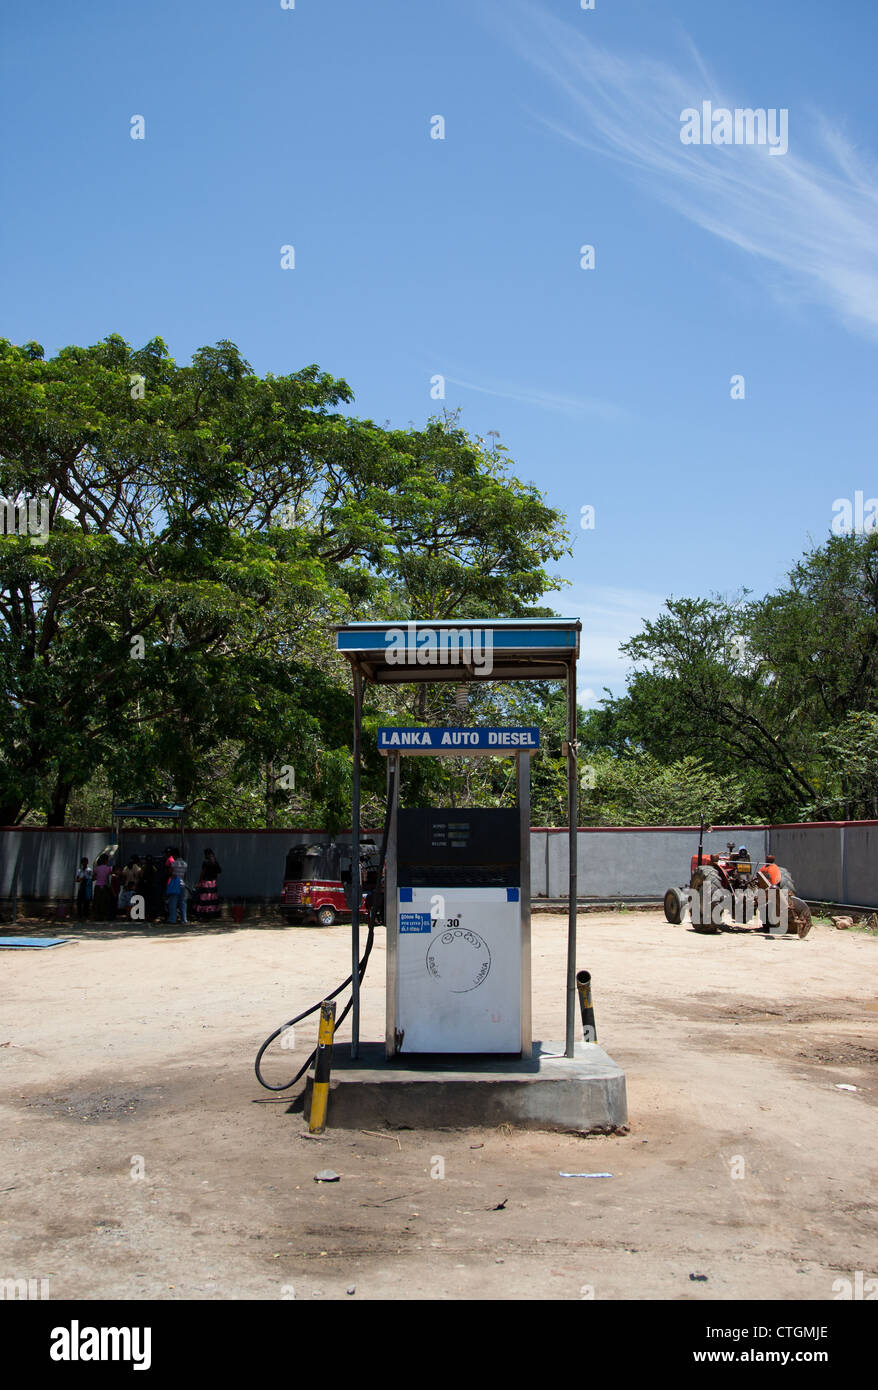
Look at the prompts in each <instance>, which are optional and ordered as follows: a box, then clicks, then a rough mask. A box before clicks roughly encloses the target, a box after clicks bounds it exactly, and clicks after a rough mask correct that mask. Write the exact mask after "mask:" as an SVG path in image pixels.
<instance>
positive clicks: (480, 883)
mask: <svg viewBox="0 0 878 1390" xmlns="http://www.w3.org/2000/svg"><path fill="white" fill-rule="evenodd" d="M378 747H379V751H380V752H381V753H382V754H384V755H385V756H386V757H387V760H388V790H389V801H388V835H387V854H386V871H385V877H386V883H385V920H386V925H387V1019H386V1033H385V1051H386V1055H387V1057H388V1058H390V1057H394V1056H397V1055H398V1054H404V1055H405V1056H409V1055H412V1054H419V1053H420V1054H437V1053H452V1054H481V1055H493V1054H507V1055H514V1056H520V1057H529V1056H530V1055H531V1002H530V1001H531V986H530V754H531V752H533V751H534V750H536V749H538V748H539V731H538V730H537V729H535V728H515V729H496V728H495V729H448V728H434V729H415V730H413V729H394V728H381V729H379V731H378ZM461 754H463V755H464V756H468V757H469V756H473V757H479V756H495V757H496V756H503V757H513V758H514V759H515V763H516V788H517V798H516V799H517V805H516V806H515V807H514V808H512V809H507V808H496V807H468V808H463V807H455V808H452V809H448V808H438V807H424V806H420V807H403V806H401V805H400V804H399V784H400V778H399V762H400V759H401V757H403V756H406V755H415V756H424V755H427V756H436V757H441V756H449V755H450V756H455V757H459V756H461Z"/></svg>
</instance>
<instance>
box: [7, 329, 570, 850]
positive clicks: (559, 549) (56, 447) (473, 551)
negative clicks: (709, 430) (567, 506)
mask: <svg viewBox="0 0 878 1390" xmlns="http://www.w3.org/2000/svg"><path fill="white" fill-rule="evenodd" d="M352 399H353V393H352V392H351V389H350V387H349V386H348V385H347V383H346V382H345V381H343V380H341V379H335V378H333V377H331V376H330V375H328V374H327V373H325V372H322V371H321V370H320V369H319V368H318V367H317V366H308V367H305V368H303V369H302V370H301V371H298V372H295V373H293V374H291V375H288V376H275V375H271V374H268V375H266V376H264V377H260V376H259V375H257V374H256V373H254V371H253V370H252V368H251V367H250V365H249V363H248V362H247V361H246V360H245V359H244V358H243V356H242V355H241V353H240V352H239V350H238V348H237V347H236V346H235V345H234V344H233V343H230V342H221V343H218V344H217V345H216V346H215V347H212V348H208V347H205V348H202V349H200V350H199V351H198V352H196V353H195V354H194V356H193V358H192V361H191V363H190V364H189V365H187V366H178V365H177V363H175V362H174V360H173V359H172V358H171V357H170V355H169V353H168V350H167V348H166V346H165V344H164V343H163V342H162V341H161V339H158V338H157V339H154V340H153V341H151V342H149V343H147V344H146V346H145V347H143V348H140V349H133V348H132V347H130V346H129V344H127V343H126V342H125V341H124V340H123V339H122V338H120V337H118V336H115V335H113V336H110V337H108V338H106V339H105V340H104V341H103V342H101V343H98V344H95V345H94V346H92V347H88V348H81V347H68V348H64V349H63V350H62V351H60V352H59V353H58V354H57V356H55V357H53V358H49V359H46V357H45V354H44V352H43V349H42V348H41V347H40V346H39V344H36V343H28V344H25V345H24V346H15V345H14V344H12V343H10V342H8V341H6V340H0V493H2V494H3V496H4V497H5V498H6V499H8V500H9V501H10V502H11V503H17V502H21V501H27V500H28V499H30V500H31V503H33V501H34V500H35V499H42V501H43V504H44V505H45V506H46V507H47V509H48V532H47V534H46V535H45V536H33V535H27V534H14V533H13V534H10V533H9V532H10V531H11V530H12V528H11V527H9V526H8V525H7V534H6V535H4V536H3V537H2V538H0V682H2V689H3V693H4V696H5V700H6V709H7V717H6V720H5V721H4V729H3V737H2V757H0V824H13V823H17V822H18V821H20V820H22V819H24V818H26V817H32V818H37V819H40V818H42V817H45V819H46V820H47V822H48V823H49V824H63V823H64V820H65V815H66V813H67V809H68V806H69V805H70V804H71V799H73V801H74V804H76V799H77V797H78V798H80V799H81V802H82V805H83V807H86V806H90V805H92V804H94V800H95V795H94V794H95V793H96V794H97V798H98V802H99V804H100V805H103V806H104V807H105V809H104V811H103V814H102V815H101V819H106V815H107V812H108V806H107V802H108V801H109V799H110V796H112V795H113V794H115V795H116V796H119V797H122V796H125V797H129V796H136V797H144V798H147V799H159V798H161V797H162V796H169V795H172V796H174V797H175V798H176V799H179V800H182V801H186V802H189V803H191V804H192V808H193V814H194V815H195V816H196V818H197V819H201V820H202V821H211V820H212V821H213V823H215V824H222V823H229V824H236V823H237V824H242V823H245V824H246V823H250V824H252V823H254V821H255V822H256V823H262V824H264V823H269V824H270V823H272V822H273V818H274V816H275V815H276V814H280V815H281V816H282V818H283V820H284V821H286V822H287V823H290V822H291V821H295V820H299V821H300V823H301V822H302V820H303V819H304V823H311V824H314V823H320V822H321V821H327V822H328V823H330V824H333V823H338V821H339V819H340V818H342V819H343V817H344V810H345V804H346V801H347V787H348V785H349V780H350V701H349V696H348V692H347V686H346V681H347V673H346V671H345V670H344V669H343V668H342V663H340V662H339V661H338V659H337V658H336V657H335V655H334V645H333V640H332V625H333V624H334V623H336V622H342V621H347V620H351V619H366V618H373V617H374V618H397V619H401V620H402V619H405V618H408V617H412V616H418V617H431V618H439V617H455V616H467V617H479V616H484V615H487V614H492V615H494V616H498V615H502V616H508V617H512V616H518V615H522V614H533V613H536V612H545V611H546V610H545V609H538V608H536V607H535V604H536V601H537V600H538V599H539V597H540V596H541V595H542V594H543V593H544V592H546V591H547V590H550V589H552V588H553V587H558V581H557V580H555V579H554V578H553V577H552V576H551V575H550V574H549V573H548V571H547V570H546V568H545V566H546V565H547V564H548V563H551V562H552V561H553V560H556V559H557V558H558V557H559V556H560V555H561V554H562V553H563V551H564V550H565V548H566V547H567V544H568V542H567V537H566V534H565V532H564V529H563V526H562V522H561V517H560V515H559V513H557V512H556V511H554V510H553V509H552V508H550V507H549V506H547V504H546V503H545V501H544V499H543V497H542V496H541V494H540V493H539V491H538V490H537V489H536V488H535V487H533V486H532V485H530V484H526V483H523V482H521V481H519V480H518V479H517V478H516V477H515V476H514V473H513V471H512V467H511V464H510V463H509V461H508V460H507V459H506V457H505V454H504V451H503V450H502V448H498V447H496V446H495V447H493V448H491V449H489V448H487V447H486V445H485V443H484V441H482V440H480V439H478V438H473V437H471V436H469V435H468V434H467V433H466V432H465V431H464V430H463V429H462V428H461V426H460V424H459V422H458V421H457V419H456V418H455V417H453V416H448V417H445V418H440V419H432V420H430V421H428V422H427V423H426V424H425V425H424V427H423V428H421V429H417V428H414V427H411V428H409V429H406V430H398V429H396V430H395V429H390V428H388V427H381V426H378V425H376V424H375V423H374V422H372V421H370V420H362V419H358V418H356V417H353V416H351V415H349V414H346V413H344V412H343V410H342V407H344V406H347V405H348V404H349V403H350V402H351V401H352ZM7 510H9V509H7ZM22 529H23V528H22V527H21V525H19V531H21V530H22ZM376 698H377V697H376ZM382 698H384V700H385V702H386V703H389V704H390V705H391V706H392V705H393V703H394V702H397V704H398V702H399V699H400V696H399V694H398V693H396V694H391V693H388V694H386V695H383V697H382ZM407 698H408V699H409V701H411V694H410V692H408V695H407ZM420 699H421V703H420V707H419V708H418V709H417V710H416V709H415V708H414V707H412V710H411V713H413V714H418V713H419V714H421V715H423V714H424V713H425V704H424V697H423V696H421V697H420ZM282 768H283V769H290V768H293V769H294V786H291V785H290V775H289V771H286V772H285V773H284V774H283V775H282V774H281V772H280V771H279V769H282ZM89 788H91V791H92V795H91V798H90V797H89V791H88V789H89ZM108 793H109V796H108Z"/></svg>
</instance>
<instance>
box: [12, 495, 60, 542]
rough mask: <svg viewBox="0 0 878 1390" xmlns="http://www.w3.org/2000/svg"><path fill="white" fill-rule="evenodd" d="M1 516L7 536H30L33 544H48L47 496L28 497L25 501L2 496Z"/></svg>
mask: <svg viewBox="0 0 878 1390" xmlns="http://www.w3.org/2000/svg"><path fill="white" fill-rule="evenodd" d="M0 516H2V517H3V530H4V533H5V534H6V535H7V536H16V535H17V536H29V537H30V540H31V543H32V544H33V545H45V544H46V541H47V540H48V538H49V503H48V499H47V498H45V497H26V498H25V499H24V501H23V502H11V501H10V500H9V499H8V498H6V497H0ZM16 523H17V524H16Z"/></svg>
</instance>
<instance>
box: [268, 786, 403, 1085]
mask: <svg viewBox="0 0 878 1390" xmlns="http://www.w3.org/2000/svg"><path fill="white" fill-rule="evenodd" d="M394 775H395V774H394V773H393V772H391V775H390V782H389V784H388V788H387V805H386V807H385V810H384V829H383V832H382V835H381V854H380V857H379V860H378V877H377V880H376V883H375V891H374V893H373V894H372V903H371V905H370V907H369V934H368V936H367V937H366V946H365V949H364V951H363V954H362V956H361V957H360V962H359V965H358V966H357V975H358V977H359V980H360V983H361V984H362V982H363V977H364V975H365V974H366V966H367V965H368V964H369V956H370V955H371V954H372V945H373V943H374V941H375V918H376V916H377V899H378V897H379V894H380V890H381V876H382V874H383V873H384V861H385V859H386V857H387V839H388V836H389V834H390V816H391V811H392V808H393V779H394ZM357 877H358V879H359V875H358V876H357ZM358 886H359V885H358ZM353 978H354V977H353V974H350V975H348V977H347V979H346V980H343V981H342V983H341V984H340V985H338V986H337V988H335V989H334V990H333V991H332V993H331V994H325V995H324V996H323V998H322V999H318V1001H317V1003H316V1004H312V1005H311V1007H310V1008H309V1009H304V1010H303V1011H302V1013H300V1014H296V1017H295V1018H291V1019H289V1020H288V1021H287V1022H286V1023H282V1024H281V1026H280V1027H279V1028H275V1030H274V1032H273V1033H270V1034H269V1036H268V1037H267V1038H266V1039H265V1042H264V1043H263V1044H262V1046H261V1047H260V1049H259V1051H258V1052H257V1054H256V1062H255V1063H254V1070H255V1072H256V1080H257V1081H258V1082H259V1084H260V1086H264V1087H265V1089H266V1091H288V1090H289V1089H290V1087H291V1086H295V1084H296V1082H297V1081H299V1080H300V1079H301V1078H302V1077H303V1076H304V1075H305V1072H306V1071H307V1070H308V1068H309V1067H310V1065H311V1063H312V1062H313V1061H314V1058H315V1057H316V1056H317V1048H316V1047H315V1048H314V1051H313V1052H311V1053H310V1054H309V1056H308V1057H307V1058H306V1059H305V1061H304V1063H303V1064H302V1066H301V1067H300V1068H299V1070H298V1071H297V1072H296V1074H295V1076H294V1077H293V1079H292V1080H291V1081H285V1082H284V1083H283V1085H281V1086H272V1084H271V1082H270V1081H266V1080H265V1077H264V1076H263V1075H262V1071H261V1069H260V1062H261V1061H262V1058H263V1056H264V1055H265V1053H266V1052H267V1051H268V1049H269V1048H270V1047H271V1044H272V1043H273V1042H274V1040H275V1038H279V1037H280V1035H281V1033H285V1032H286V1031H287V1029H288V1028H292V1027H293V1025H294V1024H296V1023H301V1021H302V1019H303V1018H308V1016H309V1015H310V1014H316V1012H317V1010H318V1009H319V1008H320V1006H321V1004H323V1003H325V1001H326V1000H327V999H335V997H336V996H337V995H339V994H341V992H342V990H343V989H347V987H348V985H349V984H351V983H352V982H353ZM353 1003H354V996H353V991H352V992H351V997H350V999H349V1000H348V1002H347V1003H346V1004H345V1006H344V1009H343V1010H342V1012H341V1014H340V1015H339V1017H338V1018H337V1019H336V1022H335V1028H336V1030H337V1029H338V1028H339V1027H340V1025H341V1024H342V1023H343V1022H344V1020H345V1019H346V1018H347V1016H348V1014H349V1013H350V1011H351V1008H352V1007H353Z"/></svg>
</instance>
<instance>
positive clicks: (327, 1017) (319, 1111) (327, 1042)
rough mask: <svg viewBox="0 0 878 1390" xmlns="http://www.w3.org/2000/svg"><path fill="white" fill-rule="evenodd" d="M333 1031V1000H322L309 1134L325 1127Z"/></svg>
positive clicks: (318, 1131) (319, 1132)
mask: <svg viewBox="0 0 878 1390" xmlns="http://www.w3.org/2000/svg"><path fill="white" fill-rule="evenodd" d="M334 1032H335V1000H334V999H330V1000H324V1001H323V1003H322V1004H321V1005H320V1027H319V1029H318V1031H317V1060H316V1061H315V1063H314V1082H313V1084H312V1086H311V1110H310V1113H309V1115H308V1130H309V1132H310V1133H311V1134H322V1133H323V1131H324V1129H325V1128H326V1107H327V1104H328V1102H329V1072H330V1068H331V1066H332V1035H333V1033H334Z"/></svg>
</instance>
